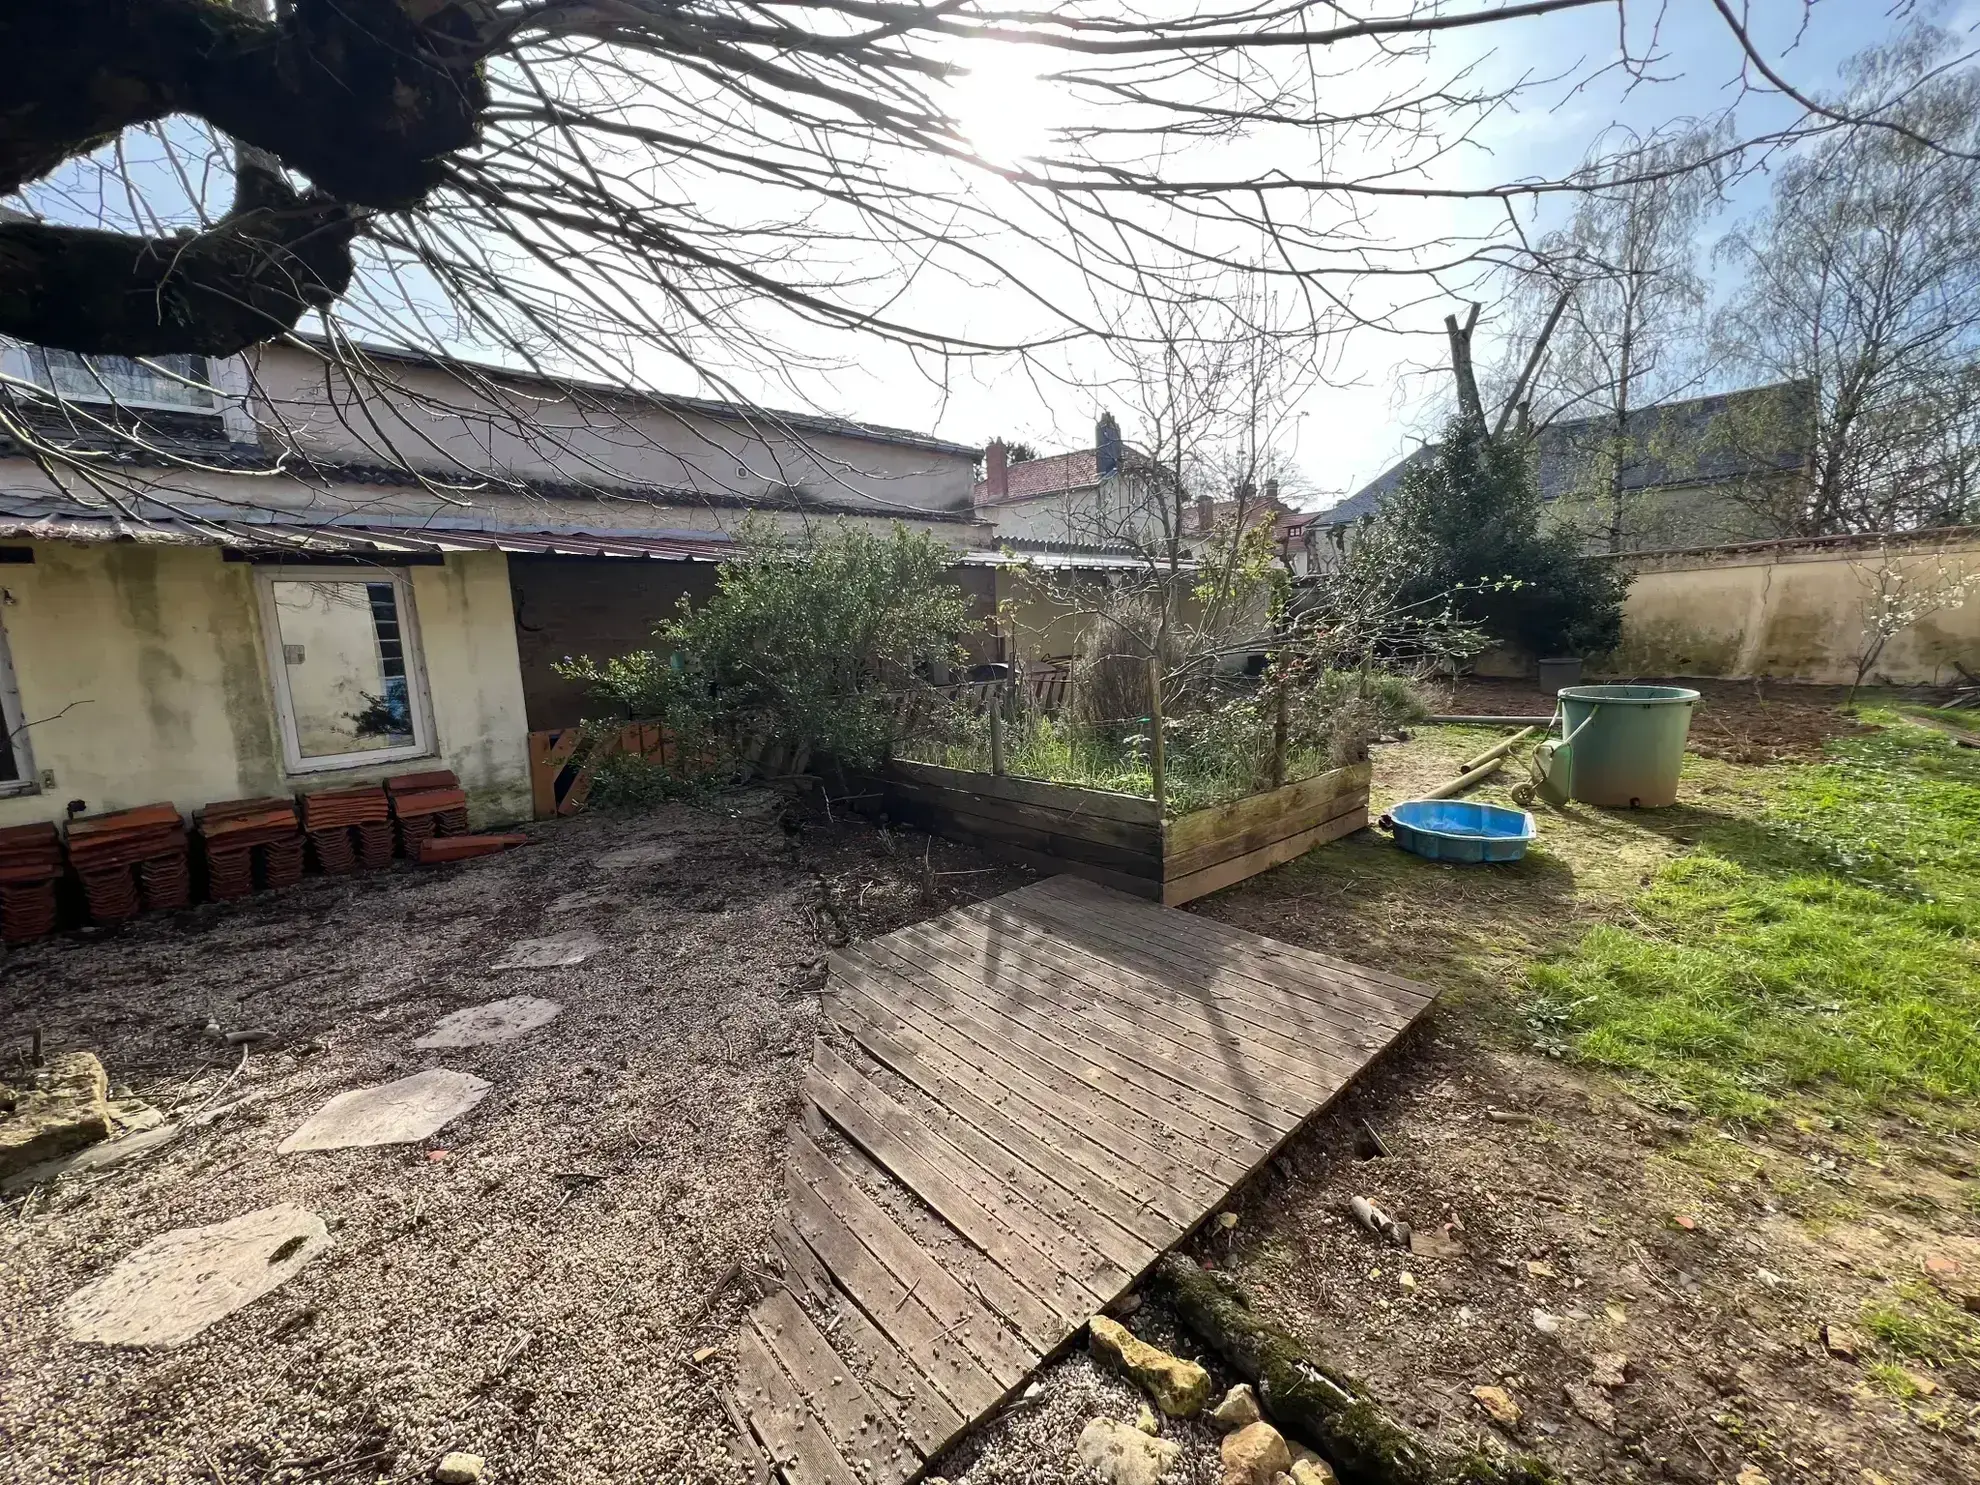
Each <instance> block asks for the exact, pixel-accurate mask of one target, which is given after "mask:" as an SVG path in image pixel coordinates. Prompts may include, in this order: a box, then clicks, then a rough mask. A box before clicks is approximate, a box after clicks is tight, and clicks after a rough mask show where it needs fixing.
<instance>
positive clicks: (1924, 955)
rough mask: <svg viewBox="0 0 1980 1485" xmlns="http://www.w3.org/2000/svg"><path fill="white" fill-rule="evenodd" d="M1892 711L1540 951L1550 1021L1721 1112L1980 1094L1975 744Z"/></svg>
mask: <svg viewBox="0 0 1980 1485" xmlns="http://www.w3.org/2000/svg"><path fill="white" fill-rule="evenodd" d="M1873 720H1874V719H1873ZM1888 720H1889V722H1891V723H1892V724H1894V725H1892V726H1890V727H1889V728H1888V730H1885V731H1883V732H1880V733H1877V734H1874V735H1871V736H1867V737H1858V738H1850V739H1846V740H1843V741H1841V742H1838V743H1836V744H1833V745H1832V750H1831V758H1830V761H1828V762H1826V763H1823V764H1821V765H1818V766H1814V767H1803V768H1797V769H1793V770H1790V771H1788V772H1787V773H1786V774H1785V775H1784V776H1783V777H1781V779H1780V780H1779V781H1778V783H1777V784H1775V785H1774V786H1773V788H1772V790H1771V797H1770V802H1769V806H1768V809H1767V811H1766V814H1765V816H1764V818H1763V819H1762V820H1761V821H1759V822H1758V823H1757V824H1756V823H1752V822H1736V821H1727V822H1725V823H1723V824H1721V825H1718V826H1715V827H1713V828H1711V829H1709V830H1707V831H1706V832H1705V834H1704V836H1703V838H1702V839H1701V841H1700V844H1699V847H1698V849H1697V850H1696V851H1695V852H1694V853H1692V854H1690V855H1688V856H1686V857H1683V858H1681V859H1679V860H1677V861H1675V862H1673V863H1671V864H1670V865H1668V866H1666V867H1665V868H1664V869H1663V870H1662V871H1661V872H1660V873H1659V874H1658V876H1657V877H1656V878H1655V880H1654V881H1653V882H1652V884H1651V886H1650V888H1649V890H1648V891H1647V892H1646V893H1645V894H1644V896H1643V897H1642V899H1641V900H1640V901H1639V902H1638V904H1637V906H1636V913H1635V919H1634V926H1632V927H1630V928H1620V927H1601V928H1596V929H1594V930H1592V931H1590V932H1589V933H1588V934H1587V935H1586V937H1584V938H1583V939H1582V940H1581V942H1580V943H1579V945H1577V947H1576V948H1575V949H1574V950H1573V951H1572V952H1570V953H1569V954H1567V955H1565V956H1563V957H1562V958H1560V959H1558V960H1556V961H1554V962H1552V963H1548V964H1542V965H1539V966H1536V967H1535V968H1533V969H1532V970H1531V971H1530V973H1529V985H1530V989H1531V992H1532V994H1531V1000H1530V1004H1529V1015H1530V1018H1531V1020H1532V1022H1533V1024H1534V1026H1535V1028H1536V1030H1537V1031H1538V1032H1539V1034H1540V1035H1541V1037H1542V1038H1543V1039H1545V1040H1548V1041H1551V1042H1553V1043H1555V1044H1556V1045H1557V1046H1558V1048H1559V1049H1560V1050H1563V1051H1567V1052H1571V1053H1573V1054H1574V1055H1577V1056H1580V1057H1583V1058H1586V1059H1588V1060H1591V1061H1594V1062H1598V1063H1602V1064H1604V1065H1607V1066H1610V1067H1614V1068H1617V1069H1621V1070H1624V1071H1627V1072H1632V1073H1636V1074H1640V1075H1642V1076H1644V1077H1646V1078H1648V1079H1650V1080H1651V1081H1653V1082H1654V1083H1657V1084H1659V1085H1661V1086H1663V1087H1664V1088H1665V1089H1666V1090H1667V1091H1668V1092H1669V1093H1671V1094H1672V1095H1674V1096H1676V1097H1679V1098H1682V1099H1684V1100H1687V1101H1689V1102H1692V1103H1694V1104H1695V1105H1697V1106H1698V1107H1700V1108H1701V1109H1702V1110H1704V1111H1706V1112H1711V1113H1722V1114H1737V1115H1746V1114H1761V1113H1765V1112H1767V1111H1768V1110H1770V1109H1772V1108H1774V1107H1775V1106H1776V1105H1777V1104H1778V1102H1779V1101H1780V1100H1781V1099H1782V1098H1783V1097H1784V1096H1786V1095H1788V1094H1790V1093H1792V1092H1795V1091H1797V1090H1800V1091H1805V1092H1810V1093H1813V1094H1815V1095H1817V1096H1821V1097H1827V1098H1833V1099H1836V1100H1840V1101H1843V1102H1849V1103H1854V1104H1857V1105H1860V1106H1863V1107H1870V1108H1881V1107H1887V1106H1890V1105H1892V1104H1895V1103H1901V1102H1906V1101H1914V1100H1918V1099H1970V1098H1972V1097H1973V1096H1974V1095H1975V1094H1980V757H1976V756H1975V755H1973V754H1970V753H1962V752H1961V751H1960V750H1959V749H1958V748H1956V747H1955V746H1954V745H1953V744H1952V743H1951V742H1950V741H1949V740H1948V739H1946V738H1944V737H1942V736H1939V735H1938V734H1935V733H1930V732H1926V731H1924V730H1922V729H1919V728H1915V727H1911V726H1908V725H1905V724H1903V723H1901V722H1898V720H1897V719H1896V718H1895V717H1890V718H1888Z"/></svg>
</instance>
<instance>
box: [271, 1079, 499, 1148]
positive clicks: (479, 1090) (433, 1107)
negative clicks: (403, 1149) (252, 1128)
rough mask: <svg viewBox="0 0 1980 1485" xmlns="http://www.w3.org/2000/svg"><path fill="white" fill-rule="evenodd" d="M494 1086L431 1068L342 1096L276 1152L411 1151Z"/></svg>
mask: <svg viewBox="0 0 1980 1485" xmlns="http://www.w3.org/2000/svg"><path fill="white" fill-rule="evenodd" d="M493 1086H494V1084H492V1083H489V1082H487V1081H485V1080H483V1079H481V1078H477V1077H475V1076H474V1075H473V1074H472V1073H463V1072H453V1071H450V1070H449V1069H447V1068H444V1067H432V1068H428V1069H427V1070H426V1071H425V1072H418V1073H414V1074H413V1075H412V1076H411V1077H409V1078H400V1079H399V1080H398V1081H397V1082H395V1083H381V1084H379V1085H378V1086H377V1087H375V1088H353V1089H351V1090H350V1092H348V1093H339V1094H338V1095H337V1096H336V1097H335V1098H333V1099H331V1100H330V1101H329V1102H328V1103H326V1104H325V1105H324V1106H323V1107H322V1108H320V1109H318V1110H317V1111H316V1112H315V1113H313V1114H311V1115H310V1116H309V1117H308V1118H307V1119H305V1120H304V1121H303V1122H302V1125H301V1127H300V1128H298V1129H297V1130H296V1132H295V1133H294V1134H292V1135H290V1136H289V1137H288V1138H287V1139H285V1140H283V1141H282V1143H281V1144H279V1145H277V1146H276V1147H275V1150H276V1153H277V1154H280V1155H294V1154H297V1153H298V1152H300V1151H303V1150H350V1149H355V1148H357V1147H359V1146H363V1145H407V1144H411V1143H412V1142H413V1141H415V1140H423V1139H425V1138H426V1137H427V1136H428V1135H430V1134H434V1133H436V1132H437V1131H438V1130H440V1129H441V1128H443V1127H444V1126H445V1125H447V1124H449V1123H451V1122H452V1121H453V1120H455V1119H458V1118H459V1117H460V1116H461V1115H462V1114H465V1113H466V1112H467V1111H468V1110H469V1109H471V1108H473V1107H474V1106H475V1105H476V1104H478V1103H480V1102H481V1100H482V1099H484V1098H486V1097H487V1096H488V1090H489V1089H490V1088H492V1087H493Z"/></svg>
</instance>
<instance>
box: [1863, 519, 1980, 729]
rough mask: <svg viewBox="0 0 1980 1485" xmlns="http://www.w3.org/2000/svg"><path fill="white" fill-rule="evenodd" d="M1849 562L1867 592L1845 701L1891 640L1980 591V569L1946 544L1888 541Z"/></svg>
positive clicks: (1871, 668)
mask: <svg viewBox="0 0 1980 1485" xmlns="http://www.w3.org/2000/svg"><path fill="white" fill-rule="evenodd" d="M1849 565H1850V570H1851V571H1852V572H1853V573H1854V574H1855V576H1856V580H1857V584H1858V587H1859V588H1860V589H1861V592H1862V598H1861V601H1860V603H1859V605H1858V610H1859V612H1860V613H1861V615H1862V618H1863V642H1862V645H1861V647H1860V648H1859V649H1858V650H1857V653H1856V671H1855V674H1853V675H1852V676H1851V677H1850V682H1849V695H1848V697H1847V698H1846V699H1845V704H1849V703H1853V702H1854V701H1855V700H1856V693H1857V691H1858V689H1860V688H1861V687H1862V685H1863V682H1864V681H1865V680H1866V679H1867V678H1868V677H1869V675H1870V673H1871V672H1872V671H1873V670H1874V669H1875V668H1876V666H1877V662H1878V661H1879V660H1881V659H1882V658H1883V655H1884V650H1885V648H1886V647H1887V646H1888V645H1889V644H1890V642H1891V641H1892V640H1894V639H1896V638H1897V637H1898V636H1899V635H1900V634H1902V633H1904V632H1905V631H1906V630H1907V629H1910V628H1911V627H1912V626H1913V625H1915V624H1920V623H1923V622H1924V621H1925V620H1927V619H1930V618H1933V617H1934V616H1936V615H1938V614H1942V613H1947V612H1950V611H1952V610H1954V609H1958V608H1962V607H1964V606H1965V604H1966V601H1967V599H1968V598H1970V597H1972V596H1973V595H1974V594H1975V593H1976V592H1980V572H1969V571H1968V570H1966V567H1965V565H1964V564H1963V563H1962V562H1961V560H1960V557H1959V555H1958V554H1956V553H1950V552H1947V551H1944V550H1942V549H1928V550H1924V551H1920V550H1917V549H1916V548H1906V547H1900V546H1893V545H1892V544H1891V543H1889V542H1886V543H1883V544H1882V545H1880V546H1879V547H1878V548H1877V550H1876V551H1875V552H1874V553H1871V554H1870V555H1868V556H1865V557H1863V558H1860V559H1857V558H1853V559H1851V561H1850V564H1849Z"/></svg>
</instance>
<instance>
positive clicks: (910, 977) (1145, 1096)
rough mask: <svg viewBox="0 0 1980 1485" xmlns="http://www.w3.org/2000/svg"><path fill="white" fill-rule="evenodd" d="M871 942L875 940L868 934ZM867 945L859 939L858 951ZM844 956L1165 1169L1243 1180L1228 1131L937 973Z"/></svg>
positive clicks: (888, 957) (884, 992)
mask: <svg viewBox="0 0 1980 1485" xmlns="http://www.w3.org/2000/svg"><path fill="white" fill-rule="evenodd" d="M873 942H874V943H876V944H877V943H878V942H879V941H878V940H874V941H873ZM868 947H870V946H865V945H863V946H862V950H864V949H867V948H868ZM848 958H849V962H850V963H852V964H854V965H856V966H857V967H858V968H862V969H869V970H870V969H873V968H881V969H885V970H887V971H888V972H889V973H890V975H891V977H892V978H891V979H890V980H889V981H888V982H886V983H884V984H880V983H878V982H876V983H875V984H874V985H873V986H870V987H869V988H871V989H873V990H874V991H875V993H876V994H877V998H879V999H880V1000H882V1001H883V1002H884V1003H886V1004H888V1005H889V1006H891V1007H893V1008H894V1009H895V1010H897V1011H900V1010H904V1009H912V1010H914V1011H917V1012H920V1013H921V1014H923V1015H926V1016H929V1017H932V1018H933V1019H934V1020H936V1021H938V1022H939V1023H941V1024H942V1025H945V1026H947V1027H948V1028H949V1029H950V1030H951V1031H954V1032H956V1033H958V1034H961V1035H964V1036H967V1037H968V1038H969V1039H970V1040H971V1041H973V1042H975V1043H976V1044H977V1045H978V1046H979V1047H982V1048H984V1049H985V1050H986V1051H989V1052H991V1053H993V1054H994V1055H996V1056H997V1057H999V1058H1001V1059H1002V1060H1003V1062H1004V1064H1005V1065H1006V1066H1007V1067H1009V1068H1012V1069H1014V1070H1016V1071H1018V1072H1021V1073H1023V1074H1024V1075H1026V1076H1027V1077H1029V1078H1030V1079H1031V1081H1032V1082H1033V1083H1034V1084H1036V1085H1038V1086H1040V1087H1042V1088H1046V1089H1050V1090H1051V1091H1053V1092H1054V1093H1056V1094H1057V1095H1058V1096H1059V1097H1060V1098H1062V1099H1066V1098H1070V1099H1071V1100H1073V1101H1074V1102H1075V1103H1080V1104H1086V1105H1089V1107H1088V1108H1087V1109H1086V1117H1087V1118H1089V1119H1095V1118H1097V1119H1099V1120H1100V1121H1102V1122H1104V1123H1106V1124H1108V1125H1111V1126H1112V1127H1113V1128H1115V1129H1118V1130H1123V1131H1132V1132H1133V1133H1134V1134H1135V1135H1137V1136H1139V1138H1140V1139H1141V1141H1142V1143H1143V1145H1144V1146H1146V1147H1147V1148H1148V1149H1149V1150H1150V1151H1151V1152H1154V1154H1155V1158H1157V1159H1160V1160H1161V1161H1162V1162H1163V1164H1164V1165H1166V1166H1168V1167H1170V1170H1169V1174H1170V1175H1171V1176H1172V1177H1173V1176H1183V1175H1186V1174H1187V1173H1189V1172H1191V1171H1195V1172H1196V1173H1197V1174H1196V1176H1195V1178H1194V1179H1195V1180H1196V1181H1198V1182H1200V1181H1202V1180H1204V1179H1206V1178H1207V1179H1208V1180H1210V1181H1211V1182H1212V1183H1215V1184H1228V1183H1230V1182H1233V1181H1240V1180H1243V1179H1244V1175H1245V1172H1246V1169H1247V1167H1246V1166H1245V1165H1244V1164H1243V1163H1242V1161H1241V1160H1240V1159H1239V1158H1238V1156H1237V1155H1236V1154H1234V1153H1233V1147H1234V1146H1235V1145H1237V1144H1238V1143H1240V1141H1239V1140H1238V1139H1237V1138H1236V1137H1235V1136H1232V1135H1230V1134H1229V1133H1228V1132H1226V1131H1224V1130H1222V1129H1218V1128H1216V1127H1214V1126H1212V1125H1211V1124H1209V1123H1208V1122H1207V1121H1205V1120H1203V1119H1201V1118H1198V1117H1195V1116H1193V1115H1191V1114H1189V1113H1187V1112H1186V1111H1185V1110H1183V1109H1181V1108H1179V1107H1177V1106H1176V1105H1174V1104H1171V1103H1169V1102H1168V1101H1167V1100H1165V1099H1164V1098H1162V1097H1161V1096H1159V1095H1157V1094H1153V1093H1149V1092H1148V1091H1146V1090H1145V1089H1143V1088H1142V1087H1141V1086H1140V1085H1139V1084H1137V1083H1134V1082H1132V1081H1130V1080H1129V1079H1126V1078H1123V1077H1121V1076H1120V1075H1119V1074H1118V1073H1116V1072H1114V1071H1112V1070H1111V1069H1110V1068H1107V1067H1105V1066H1103V1065H1101V1063H1100V1062H1099V1061H1098V1059H1093V1060H1090V1061H1082V1059H1080V1058H1079V1057H1077V1056H1075V1055H1073V1054H1071V1053H1069V1052H1068V1051H1067V1050H1066V1049H1065V1048H1064V1047H1062V1046H1060V1045H1059V1044H1058V1043H1056V1042H1053V1041H1051V1040H1050V1039H1048V1038H1045V1037H1041V1036H1038V1035H1036V1034H1035V1033H1033V1032H1031V1031H1029V1030H1027V1029H1026V1028H1025V1027H1023V1026H1020V1025H1017V1024H1016V1023H1014V1022H1012V1021H1010V1020H1008V1019H1006V1018H1000V1017H997V1016H994V1015H992V1014H990V1013H985V1012H979V1011H978V1010H977V1009H976V1008H975V1007H974V1006H973V1005H971V1004H970V1003H969V1002H968V1001H967V1000H966V999H964V998H962V997H960V996H958V995H957V994H956V993H955V992H954V991H953V990H952V989H951V988H950V987H949V986H947V985H946V984H945V983H944V982H943V981H942V980H941V979H940V978H939V977H938V976H936V975H934V974H933V973H932V972H930V971H928V970H926V969H923V968H922V967H920V966H919V965H917V964H915V963H913V962H912V961H910V960H908V959H906V958H903V957H901V956H899V955H895V954H890V953H886V952H884V951H879V952H876V953H872V954H866V955H864V956H863V957H860V958H858V959H852V958H850V956H848Z"/></svg>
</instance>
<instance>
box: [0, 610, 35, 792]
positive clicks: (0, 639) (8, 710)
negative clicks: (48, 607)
mask: <svg viewBox="0 0 1980 1485" xmlns="http://www.w3.org/2000/svg"><path fill="white" fill-rule="evenodd" d="M0 727H4V728H6V729H7V743H8V746H9V747H10V748H11V749H12V751H13V754H14V767H15V769H16V770H17V771H18V772H19V773H20V777H19V778H17V779H0V799H9V798H12V797H13V796H14V795H16V794H39V793H40V792H41V775H40V773H39V772H37V771H36V769H35V766H34V747H33V745H32V744H31V743H30V742H29V741H28V734H27V713H26V712H24V711H22V710H21V692H20V688H19V687H18V686H16V685H15V684H14V656H13V652H12V651H11V650H9V649H8V648H7V619H6V615H5V614H4V613H0Z"/></svg>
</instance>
